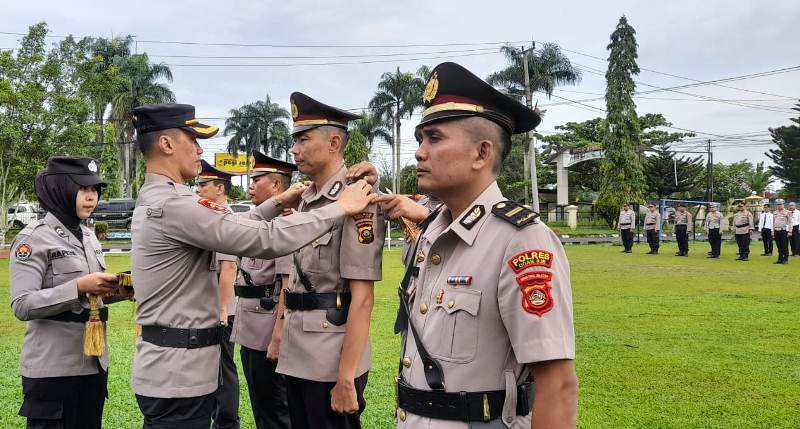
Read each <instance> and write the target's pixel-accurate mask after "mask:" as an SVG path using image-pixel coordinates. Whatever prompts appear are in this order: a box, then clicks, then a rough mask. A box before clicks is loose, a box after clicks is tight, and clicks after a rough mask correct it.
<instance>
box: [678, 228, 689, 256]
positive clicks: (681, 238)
mask: <svg viewBox="0 0 800 429" xmlns="http://www.w3.org/2000/svg"><path fill="white" fill-rule="evenodd" d="M675 241H677V242H678V251H679V252H681V253H689V229H688V227H687V226H686V225H675Z"/></svg>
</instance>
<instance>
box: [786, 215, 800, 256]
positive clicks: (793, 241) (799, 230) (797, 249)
mask: <svg viewBox="0 0 800 429" xmlns="http://www.w3.org/2000/svg"><path fill="white" fill-rule="evenodd" d="M789 213H791V214H792V232H791V234H789V244H790V246H791V247H792V256H800V210H798V209H797V204H796V203H794V202H791V203H789Z"/></svg>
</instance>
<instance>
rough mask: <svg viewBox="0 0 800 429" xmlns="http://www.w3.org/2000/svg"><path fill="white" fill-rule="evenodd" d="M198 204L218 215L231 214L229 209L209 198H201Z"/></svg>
mask: <svg viewBox="0 0 800 429" xmlns="http://www.w3.org/2000/svg"><path fill="white" fill-rule="evenodd" d="M197 203H198V204H200V205H201V206H203V207H206V208H208V209H211V210H213V211H215V212H217V213H221V214H228V213H230V212H231V211H230V210H229V209H228V208H227V207H224V206H221V205H219V204H217V203H215V202H213V201H211V200H209V199H207V198H200V199H199V200H197Z"/></svg>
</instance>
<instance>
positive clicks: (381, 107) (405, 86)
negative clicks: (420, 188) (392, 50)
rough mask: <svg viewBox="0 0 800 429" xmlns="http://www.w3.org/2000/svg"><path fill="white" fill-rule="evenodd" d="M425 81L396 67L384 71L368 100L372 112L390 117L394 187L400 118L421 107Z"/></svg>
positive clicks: (396, 178)
mask: <svg viewBox="0 0 800 429" xmlns="http://www.w3.org/2000/svg"><path fill="white" fill-rule="evenodd" d="M424 87H425V81H423V80H422V79H420V78H419V77H417V76H415V75H414V74H413V73H409V72H401V71H400V68H399V67H398V68H397V70H396V71H395V72H394V73H391V72H386V73H384V74H382V75H381V80H380V81H379V82H378V92H376V93H375V95H374V96H373V97H372V100H370V102H369V107H370V108H371V109H372V111H373V114H375V115H378V116H381V117H384V118H386V119H388V118H391V122H392V125H393V126H394V142H395V143H394V145H393V150H394V155H395V165H394V173H395V174H394V175H395V177H394V189H395V190H397V189H398V186H399V181H398V180H399V174H398V172H399V171H400V120H401V119H402V118H405V117H409V118H410V117H411V115H413V114H414V112H415V111H416V110H417V108H419V107H422V91H423V89H424Z"/></svg>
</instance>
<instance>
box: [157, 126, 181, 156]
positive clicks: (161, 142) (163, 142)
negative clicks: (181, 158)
mask: <svg viewBox="0 0 800 429" xmlns="http://www.w3.org/2000/svg"><path fill="white" fill-rule="evenodd" d="M177 143H178V139H177V138H176V135H175V132H174V131H173V130H164V132H162V133H161V134H159V136H158V137H157V138H156V144H155V146H156V147H155V149H156V151H158V152H160V153H163V154H165V155H172V154H174V153H175V150H176V145H177Z"/></svg>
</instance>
